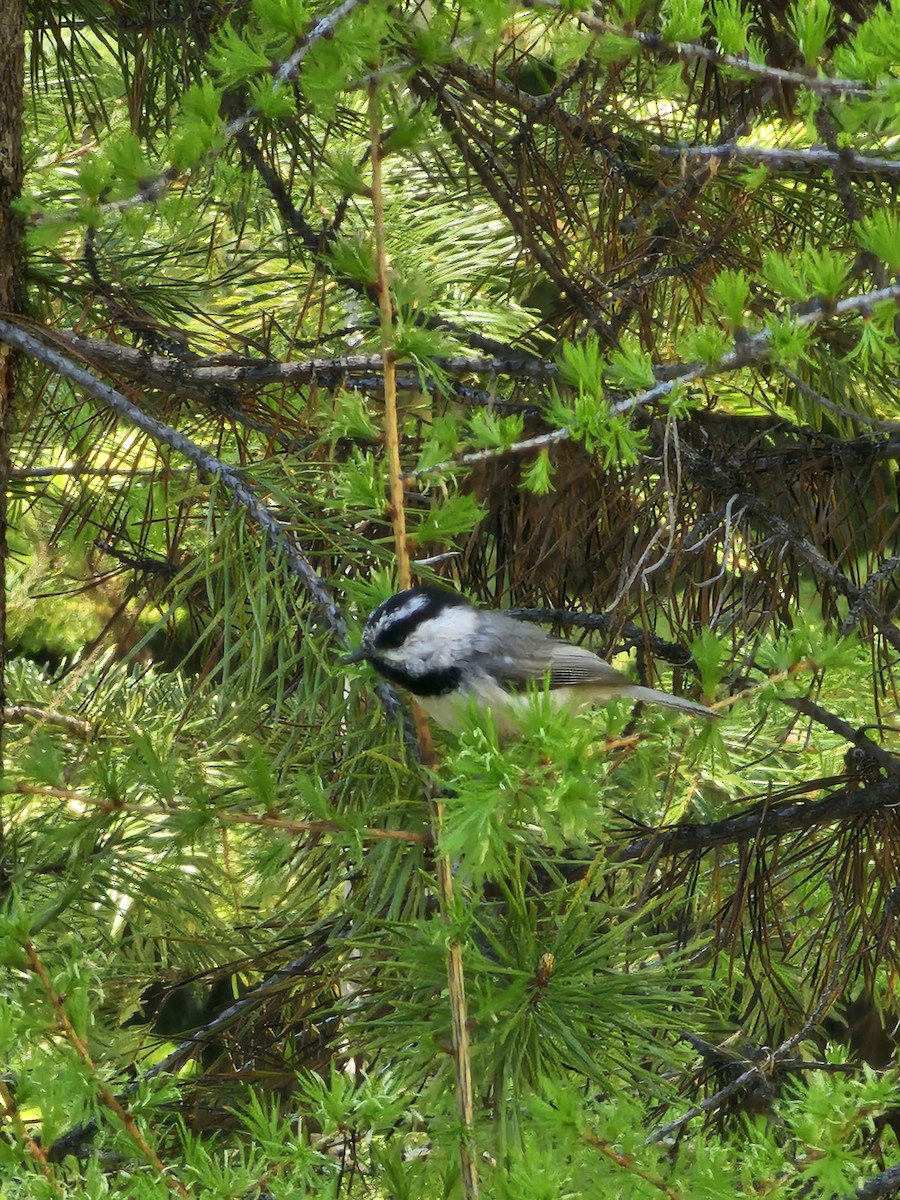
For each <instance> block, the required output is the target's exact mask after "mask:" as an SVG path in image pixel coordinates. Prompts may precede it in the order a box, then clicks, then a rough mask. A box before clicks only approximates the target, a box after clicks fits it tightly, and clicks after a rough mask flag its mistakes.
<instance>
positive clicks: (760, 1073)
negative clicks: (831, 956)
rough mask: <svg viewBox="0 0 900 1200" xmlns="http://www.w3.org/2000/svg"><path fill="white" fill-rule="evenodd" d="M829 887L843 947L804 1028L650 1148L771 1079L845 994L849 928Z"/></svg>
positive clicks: (661, 1132)
mask: <svg viewBox="0 0 900 1200" xmlns="http://www.w3.org/2000/svg"><path fill="white" fill-rule="evenodd" d="M829 884H830V886H831V892H832V898H833V900H834V901H835V905H836V907H837V910H838V916H839V921H840V929H841V939H840V940H841V945H840V951H839V954H838V957H837V961H836V962H835V964H834V967H833V969H832V971H831V973H830V975H829V977H828V979H827V981H826V983H825V987H824V988H823V989H822V994H821V995H820V997H819V1000H818V1003H817V1004H816V1006H815V1008H814V1009H813V1010H812V1012H811V1013H810V1014H809V1016H808V1017H807V1018H806V1020H805V1021H804V1022H803V1025H802V1026H801V1027H800V1029H798V1030H797V1032H796V1033H792V1034H791V1036H790V1037H789V1038H786V1039H785V1041H783V1042H782V1043H781V1045H780V1046H779V1047H778V1048H777V1049H776V1050H770V1051H769V1052H768V1053H767V1054H766V1055H765V1056H764V1057H763V1058H762V1059H761V1061H759V1062H756V1063H754V1064H753V1065H752V1066H751V1067H749V1068H748V1069H747V1070H746V1071H743V1072H742V1073H741V1074H740V1075H739V1076H738V1077H737V1078H736V1079H732V1080H731V1082H730V1083H727V1084H726V1085H725V1087H723V1088H720V1089H719V1091H717V1092H714V1093H713V1095H711V1096H707V1097H706V1098H705V1099H704V1100H701V1101H700V1103H699V1104H695V1105H694V1107H693V1108H691V1109H689V1110H688V1111H687V1112H686V1113H683V1114H682V1116H680V1117H678V1119H677V1120H675V1121H670V1122H669V1123H668V1124H667V1125H662V1126H660V1127H659V1129H655V1130H654V1131H653V1133H651V1134H650V1135H649V1136H648V1137H647V1144H648V1145H652V1144H653V1143H654V1142H659V1141H662V1140H663V1138H667V1137H671V1136H672V1134H673V1133H677V1132H678V1131H679V1130H680V1129H683V1128H684V1126H685V1125H687V1124H688V1123H689V1122H690V1121H693V1120H694V1118H695V1117H700V1116H703V1114H704V1113H710V1112H715V1110H716V1109H718V1108H721V1107H722V1105H723V1104H724V1103H725V1101H726V1100H728V1099H729V1098H730V1097H731V1096H734V1095H736V1093H737V1092H739V1091H740V1090H741V1089H742V1088H744V1087H746V1086H747V1084H748V1083H752V1082H753V1081H754V1080H755V1079H762V1080H765V1079H767V1077H768V1076H769V1075H770V1074H771V1072H772V1070H773V1069H774V1068H775V1067H776V1066H777V1065H779V1064H780V1062H781V1060H782V1059H783V1058H786V1057H787V1055H789V1054H790V1053H791V1051H792V1050H793V1049H794V1047H795V1046H797V1045H798V1044H799V1043H800V1042H801V1041H803V1039H804V1038H805V1037H808V1036H809V1034H810V1032H811V1031H812V1030H813V1029H814V1028H815V1027H816V1025H818V1024H819V1022H820V1021H821V1020H822V1018H823V1017H824V1016H825V1014H826V1013H827V1012H828V1010H829V1009H830V1008H831V1006H832V1005H833V1004H834V1002H835V1000H836V999H837V998H838V996H840V994H841V993H842V992H843V989H844V984H845V981H846V968H845V961H846V942H847V929H846V922H845V920H844V913H843V910H842V908H841V906H840V904H839V903H838V897H837V889H836V887H835V886H834V883H833V881H831V880H829Z"/></svg>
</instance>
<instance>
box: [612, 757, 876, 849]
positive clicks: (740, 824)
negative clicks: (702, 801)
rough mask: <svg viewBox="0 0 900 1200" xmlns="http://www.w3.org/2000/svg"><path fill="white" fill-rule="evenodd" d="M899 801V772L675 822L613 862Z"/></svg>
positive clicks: (847, 816)
mask: <svg viewBox="0 0 900 1200" xmlns="http://www.w3.org/2000/svg"><path fill="white" fill-rule="evenodd" d="M898 802H900V780H898V778H897V776H896V775H892V776H891V777H890V778H889V779H880V780H878V782H877V783H871V784H868V785H867V786H865V787H858V786H853V787H846V788H842V789H840V790H839V791H837V792H832V793H831V795H829V796H825V797H824V798H823V799H822V800H809V801H803V802H802V803H795V802H793V801H787V802H785V803H784V804H772V805H768V806H767V807H765V808H762V809H760V808H755V809H752V810H751V811H750V812H746V813H740V814H739V815H738V816H736V817H726V818H725V819H724V820H722V821H713V822H709V823H706V824H700V823H695V824H690V825H672V826H668V827H665V826H664V827H663V828H661V829H658V830H656V831H654V832H653V833H650V834H646V835H645V836H644V837H639V838H635V839H634V840H633V841H630V842H627V843H626V844H625V845H624V846H619V847H617V848H612V849H611V850H610V857H611V858H612V859H613V860H614V861H618V860H619V859H624V860H632V859H637V860H644V859H647V858H654V857H657V856H659V857H666V858H667V857H671V856H672V855H675V854H685V853H704V852H706V851H708V850H712V849H713V848H714V847H716V846H726V845H730V844H733V843H741V842H749V841H757V840H759V839H761V838H773V837H783V836H784V835H785V834H787V833H795V832H797V831H798V830H801V829H806V830H809V829H818V828H820V827H822V826H825V825H837V824H841V823H844V822H847V821H853V820H857V819H859V818H861V817H868V816H870V815H871V814H872V813H874V812H876V811H877V810H878V809H879V808H881V807H882V806H884V805H896V804H897V803H898Z"/></svg>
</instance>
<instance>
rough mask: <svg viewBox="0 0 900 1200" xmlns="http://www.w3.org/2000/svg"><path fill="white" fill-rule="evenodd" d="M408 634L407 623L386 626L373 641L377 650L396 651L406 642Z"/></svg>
mask: <svg viewBox="0 0 900 1200" xmlns="http://www.w3.org/2000/svg"><path fill="white" fill-rule="evenodd" d="M408 632H409V629H408V627H407V623H406V622H405V621H404V622H402V624H394V625H388V627H387V629H385V630H384V631H383V632H382V633H379V634H378V636H377V637H376V638H375V639H374V644H375V646H376V648H377V649H379V650H396V649H397V648H398V647H399V646H402V645H403V643H404V642H405V641H406V635H407V633H408Z"/></svg>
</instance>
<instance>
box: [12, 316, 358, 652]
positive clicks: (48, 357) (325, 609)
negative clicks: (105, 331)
mask: <svg viewBox="0 0 900 1200" xmlns="http://www.w3.org/2000/svg"><path fill="white" fill-rule="evenodd" d="M0 339H2V340H4V341H6V342H8V343H9V344H10V345H11V346H15V347H16V349H18V350H21V351H22V353H23V354H27V355H28V356H29V357H30V358H33V359H35V361H37V362H40V363H43V364H44V365H45V366H47V367H50V368H51V369H52V370H53V371H55V372H56V373H57V374H59V375H61V376H62V377H63V378H64V379H68V380H69V381H70V382H71V383H74V384H76V385H77V386H78V387H80V388H83V389H84V390H85V391H86V392H87V393H88V395H90V396H93V397H94V399H95V400H98V401H100V402H101V403H102V404H105V405H107V406H108V407H109V408H110V409H112V411H113V412H115V413H116V415H117V416H118V417H120V418H121V419H122V420H124V421H127V422H128V424H130V425H133V426H135V428H137V429H140V430H141V431H142V432H143V433H146V434H147V435H148V436H149V437H151V438H152V439H153V440H154V441H156V442H160V443H162V444H163V445H165V446H168V447H169V448H170V449H172V450H174V451H175V452H176V453H178V454H180V455H182V457H184V458H186V459H187V460H188V461H189V462H192V463H193V464H194V466H196V467H199V469H200V470H201V471H205V472H206V473H207V474H208V475H210V476H212V477H213V478H214V479H216V480H218V481H219V482H220V483H221V484H222V486H223V487H224V488H225V489H226V491H227V492H228V493H229V494H230V496H231V498H232V500H233V501H234V503H236V504H238V505H240V506H241V507H242V508H244V509H245V510H246V511H247V512H248V513H249V515H250V516H251V517H252V518H253V520H254V521H256V523H257V525H259V527H260V528H261V529H262V530H263V532H264V534H265V536H266V540H267V541H268V543H269V546H270V547H271V549H272V551H273V553H275V554H283V555H284V558H285V562H286V563H287V565H288V568H289V569H290V570H291V572H292V573H293V574H294V575H296V576H297V578H298V579H300V580H301V581H302V583H303V584H304V586H305V588H306V590H307V591H308V592H309V594H310V596H311V597H312V600H313V602H314V603H315V605H316V607H317V609H318V610H319V613H320V615H321V616H322V618H323V619H324V621H325V623H326V625H327V626H328V629H329V630H330V632H331V633H332V634H333V635H334V636H335V637H337V638H338V639H339V640H342V641H346V638H347V626H346V623H345V622H344V618H343V617H342V616H341V614H340V612H339V611H338V608H337V606H336V605H335V602H334V600H333V598H332V596H331V593H330V592H329V590H328V588H327V587H326V585H325V583H324V582H323V580H322V579H321V578H320V576H319V574H318V572H317V571H316V570H315V568H314V567H313V566H312V564H311V563H310V561H309V559H308V558H307V557H306V555H305V554H303V552H302V551H301V550H300V548H299V547H298V546H297V544H296V542H295V540H294V538H293V536H292V535H291V534H290V533H289V532H288V531H287V530H286V529H285V528H284V527H283V526H282V525H281V524H280V523H279V522H278V521H277V520H276V518H275V517H273V516H272V514H271V513H270V512H269V510H268V509H267V508H266V506H265V505H264V504H263V503H262V501H261V500H260V499H259V498H258V497H257V496H256V494H255V493H254V491H253V489H252V488H251V487H250V486H249V485H248V484H247V482H246V480H245V479H244V477H243V475H242V474H241V472H240V471H238V470H236V469H235V468H234V467H231V466H229V465H228V464H227V463H224V462H222V460H221V459H219V458H216V456H215V455H213V454H210V452H209V451H208V450H204V449H203V448H202V447H201V446H199V445H198V444H197V443H196V442H194V441H192V439H191V438H189V437H186V436H185V435H184V434H183V433H180V432H179V431H178V430H177V429H173V428H172V427H171V426H170V425H166V424H164V423H163V422H162V421H158V420H157V419H156V418H155V417H152V416H150V415H149V413H145V412H144V411H143V410H142V409H140V408H138V407H137V405H135V404H132V402H131V401H130V400H127V399H126V398H125V396H123V395H122V393H121V392H118V391H116V390H115V388H112V387H110V386H109V384H106V383H103V382H102V381H101V380H99V379H97V378H96V377H95V376H94V375H92V374H91V373H90V372H89V371H86V370H85V369H84V368H83V367H81V366H79V365H78V364H77V363H75V362H73V361H72V360H71V359H70V358H69V357H68V356H66V355H64V354H62V353H61V352H60V351H59V350H57V349H56V348H55V347H53V346H48V345H47V344H46V343H45V342H44V341H43V340H42V339H41V338H40V337H38V336H36V335H35V334H34V333H28V332H26V331H25V330H23V329H22V328H21V327H20V326H18V325H16V324H13V322H11V321H9V320H5V319H2V318H0Z"/></svg>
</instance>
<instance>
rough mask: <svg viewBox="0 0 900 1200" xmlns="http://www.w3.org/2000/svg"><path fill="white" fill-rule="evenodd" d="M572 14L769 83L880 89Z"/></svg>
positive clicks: (827, 90) (550, 2)
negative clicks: (792, 69)
mask: <svg viewBox="0 0 900 1200" xmlns="http://www.w3.org/2000/svg"><path fill="white" fill-rule="evenodd" d="M526 3H527V7H529V8H543V9H550V10H552V11H555V12H559V13H562V12H563V11H568V10H564V9H563V6H562V5H561V4H560V3H559V0H526ZM572 15H573V16H574V17H575V19H576V20H577V21H580V22H581V24H582V25H584V27H585V28H586V29H590V30H591V32H593V33H597V34H600V35H603V34H612V35H613V36H614V37H620V38H628V39H630V40H631V41H634V42H637V44H638V45H639V46H640V47H641V49H642V50H646V51H648V52H649V53H653V54H657V53H658V54H672V55H674V56H675V57H676V58H679V59H681V61H682V62H695V61H696V60H697V59H701V60H703V61H704V62H708V63H711V64H712V65H713V66H717V67H728V68H729V69H731V70H734V71H739V72H742V73H743V74H745V75H752V76H754V77H755V78H757V79H764V80H768V81H769V82H770V83H772V84H776V85H782V84H785V83H787V84H791V85H792V86H794V87H799V88H805V89H806V90H808V91H811V92H817V93H818V94H820V95H825V96H872V95H876V94H877V93H878V91H879V89H877V88H871V87H869V85H868V84H867V83H862V82H861V81H860V80H858V79H833V78H830V77H829V76H827V75H811V74H808V73H807V72H805V71H787V70H785V69H784V68H782V67H770V66H768V65H767V64H766V63H758V62H753V61H751V60H750V59H749V58H745V57H744V56H743V55H739V54H725V53H724V52H723V51H721V50H714V49H712V47H710V46H704V45H702V44H701V43H700V42H670V41H667V40H666V39H665V38H664V37H662V36H661V35H660V34H658V33H642V32H641V31H640V30H638V29H634V28H632V27H629V26H624V25H616V24H615V23H614V22H612V21H606V20H604V19H603V18H602V17H598V16H596V15H595V14H594V13H591V12H587V11H582V12H576V13H574V14H572Z"/></svg>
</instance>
